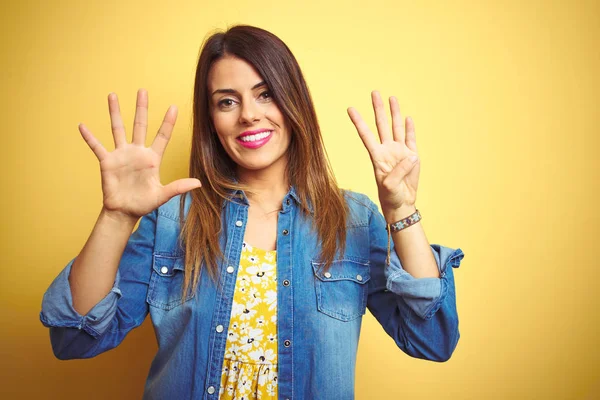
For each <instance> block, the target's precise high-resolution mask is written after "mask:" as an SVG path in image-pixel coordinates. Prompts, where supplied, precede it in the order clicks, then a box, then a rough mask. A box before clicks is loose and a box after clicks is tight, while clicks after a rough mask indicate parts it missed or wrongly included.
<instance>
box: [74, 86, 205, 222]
mask: <svg viewBox="0 0 600 400" xmlns="http://www.w3.org/2000/svg"><path fill="white" fill-rule="evenodd" d="M108 110H109V112H110V119H111V127H112V133H113V137H114V142H115V150H114V151H112V152H108V151H107V150H106V149H105V148H104V147H103V146H102V144H101V143H100V142H99V141H98V140H97V139H96V138H95V137H94V135H93V134H92V133H91V132H90V131H89V129H88V128H87V127H86V126H85V125H83V124H79V132H81V136H83V139H84V140H85V141H86V143H87V144H88V146H90V148H91V149H92V151H93V152H94V154H95V155H96V157H97V158H98V160H99V161H100V173H101V175H102V193H103V198H104V207H103V210H102V212H104V213H106V214H110V215H112V216H115V217H118V218H124V219H126V220H135V221H137V220H138V219H139V218H140V217H142V216H144V215H145V214H147V213H149V212H151V211H153V210H155V209H156V208H158V207H159V206H161V205H162V204H164V203H166V202H167V201H168V200H169V199H171V198H172V197H174V196H176V195H178V194H183V193H185V192H188V191H190V190H192V189H195V188H198V187H200V186H201V184H200V181H199V180H198V179H194V178H186V179H179V180H176V181H174V182H171V183H169V184H168V185H166V186H163V185H162V184H161V183H160V174H159V167H160V163H161V161H162V156H163V153H164V151H165V149H166V147H167V144H168V142H169V139H170V138H171V133H172V131H173V126H174V125H175V121H176V119H177V107H176V106H171V107H169V109H168V110H167V113H166V114H165V118H164V119H163V123H162V125H161V126H160V129H159V130H158V133H157V135H156V137H155V138H154V141H153V143H152V146H150V147H145V140H146V129H147V126H148V93H147V91H146V90H144V89H140V90H138V93H137V103H136V111H135V122H134V124H133V140H132V142H131V143H127V137H126V135H125V127H124V126H123V120H122V119H121V111H120V108H119V101H118V99H117V95H116V94H114V93H111V94H109V95H108Z"/></svg>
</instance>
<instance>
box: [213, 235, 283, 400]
mask: <svg viewBox="0 0 600 400" xmlns="http://www.w3.org/2000/svg"><path fill="white" fill-rule="evenodd" d="M276 265H277V264H276V252H275V251H270V252H267V251H264V250H261V249H257V248H253V247H252V246H251V245H249V244H245V245H244V246H243V249H242V254H241V258H240V265H239V268H238V274H237V277H236V286H235V291H234V296H233V301H232V307H231V318H230V321H229V330H228V331H227V343H226V350H225V354H226V355H225V360H224V361H223V366H222V369H221V372H222V375H221V386H220V389H219V400H234V399H236V400H250V399H252V400H257V399H264V400H276V399H277V274H276Z"/></svg>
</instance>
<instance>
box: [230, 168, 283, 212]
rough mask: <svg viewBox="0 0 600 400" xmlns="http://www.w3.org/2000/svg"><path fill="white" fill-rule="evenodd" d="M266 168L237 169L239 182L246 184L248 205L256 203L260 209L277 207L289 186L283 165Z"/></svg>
mask: <svg viewBox="0 0 600 400" xmlns="http://www.w3.org/2000/svg"><path fill="white" fill-rule="evenodd" d="M273 167H276V166H275V165H273V166H272V168H267V169H264V170H259V171H257V170H246V169H242V168H240V169H238V171H237V175H238V179H239V180H240V182H241V183H243V184H244V185H246V186H248V187H249V189H250V193H246V195H247V197H248V201H249V202H250V205H251V206H252V205H253V204H254V205H258V206H259V208H261V209H268V210H270V209H275V208H277V209H279V207H280V206H281V203H282V201H283V198H284V197H285V195H286V194H287V192H288V191H289V188H290V183H289V179H288V177H287V174H286V172H285V167H283V168H281V167H279V168H273Z"/></svg>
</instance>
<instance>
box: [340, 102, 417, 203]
mask: <svg viewBox="0 0 600 400" xmlns="http://www.w3.org/2000/svg"><path fill="white" fill-rule="evenodd" d="M371 97H372V101H373V109H374V112H375V122H376V124H377V132H378V133H379V139H380V141H381V142H380V143H379V142H378V141H377V140H376V139H375V137H374V135H373V133H372V132H371V130H370V129H369V127H368V125H367V124H366V123H365V121H364V120H363V119H362V117H361V116H360V114H359V113H358V111H356V110H355V109H354V108H352V107H350V108H348V115H349V116H350V119H351V120H352V123H353V124H354V126H355V127H356V130H357V131H358V134H359V136H360V138H361V139H362V141H363V144H364V145H365V147H366V149H367V151H368V152H369V156H370V157H371V162H372V163H373V169H374V172H375V180H376V182H377V188H378V191H379V201H380V203H381V207H382V208H383V209H397V208H400V207H402V206H406V205H414V204H415V202H416V199H417V187H418V184H419V171H420V163H419V157H418V154H417V143H416V138H415V126H414V123H413V121H412V119H411V118H407V119H406V126H405V125H404V124H403V123H402V116H401V115H400V107H399V106H398V100H397V99H396V98H395V97H390V110H391V114H392V127H391V129H390V126H389V123H388V118H387V116H386V113H385V108H384V104H383V101H382V100H381V96H380V94H379V93H378V92H377V91H373V92H372V93H371Z"/></svg>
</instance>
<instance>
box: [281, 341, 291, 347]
mask: <svg viewBox="0 0 600 400" xmlns="http://www.w3.org/2000/svg"><path fill="white" fill-rule="evenodd" d="M291 344H292V342H290V341H289V340H286V341H285V342H283V345H284V346H285V347H290V345H291Z"/></svg>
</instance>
